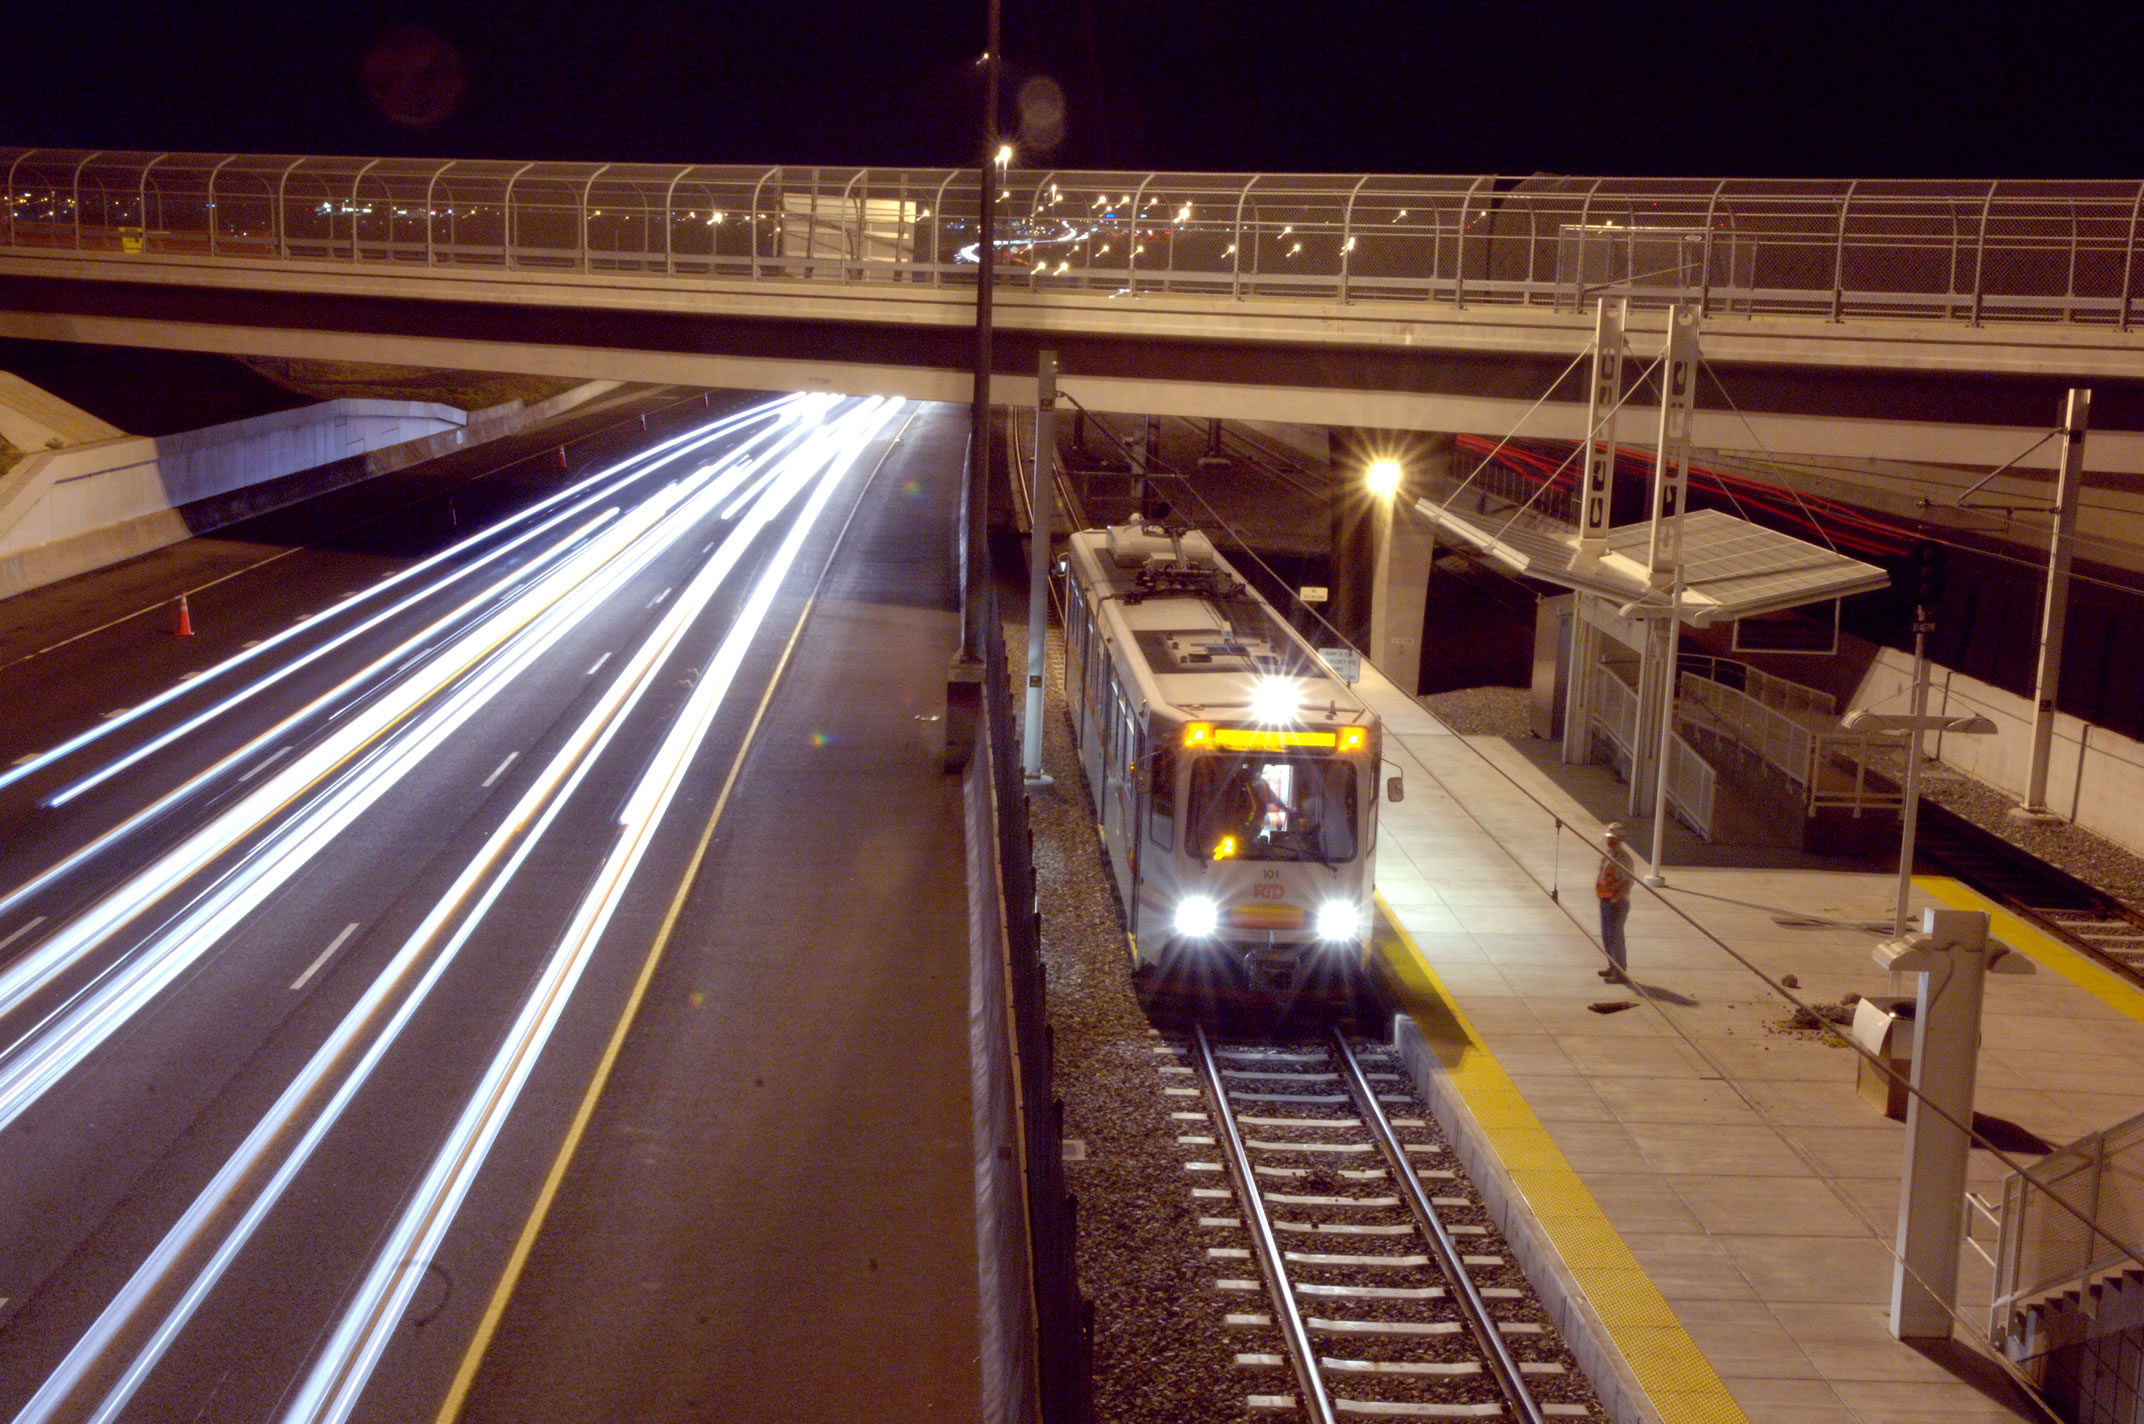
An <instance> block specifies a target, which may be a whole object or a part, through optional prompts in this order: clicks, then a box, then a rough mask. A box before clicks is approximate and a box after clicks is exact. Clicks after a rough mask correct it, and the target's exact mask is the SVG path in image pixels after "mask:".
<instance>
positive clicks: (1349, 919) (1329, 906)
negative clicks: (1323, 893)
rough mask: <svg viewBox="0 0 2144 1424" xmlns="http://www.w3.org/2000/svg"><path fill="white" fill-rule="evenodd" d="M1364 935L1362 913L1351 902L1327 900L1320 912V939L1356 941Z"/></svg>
mask: <svg viewBox="0 0 2144 1424" xmlns="http://www.w3.org/2000/svg"><path fill="white" fill-rule="evenodd" d="M1361 933H1362V911H1360V910H1358V909H1356V908H1355V905H1354V902H1353V901H1351V900H1327V901H1326V902H1325V904H1324V905H1323V906H1322V907H1320V908H1319V910H1318V938H1319V939H1325V940H1345V939H1355V938H1357V937H1359V936H1360V935H1361Z"/></svg>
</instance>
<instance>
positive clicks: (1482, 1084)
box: [1371, 895, 1747, 1424]
mask: <svg viewBox="0 0 2144 1424" xmlns="http://www.w3.org/2000/svg"><path fill="white" fill-rule="evenodd" d="M1377 911H1378V920H1379V932H1378V933H1377V934H1376V935H1375V937H1374V938H1375V943H1374V945H1373V946H1372V951H1371V952H1372V954H1373V956H1375V957H1376V959H1377V960H1378V961H1379V962H1381V963H1382V964H1383V966H1384V968H1385V970H1386V972H1387V973H1388V974H1389V976H1390V978H1391V980H1392V982H1393V984H1394V986H1395V988H1396V990H1397V993H1398V996H1399V1000H1400V1004H1401V1007H1402V1008H1403V1009H1405V1010H1406V1012H1407V1013H1408V1015H1409V1016H1410V1017H1412V1018H1413V1019H1414V1022H1415V1026H1416V1027H1417V1028H1419V1029H1420V1030H1421V1031H1422V1037H1423V1040H1424V1041H1425V1042H1426V1043H1427V1044H1428V1045H1429V1048H1430V1051H1431V1052H1432V1053H1433V1054H1435V1056H1436V1058H1437V1061H1438V1063H1439V1064H1440V1065H1441V1067H1442V1068H1443V1070H1444V1072H1445V1073H1446V1074H1447V1075H1448V1076H1449V1077H1450V1079H1451V1081H1452V1084H1453V1086H1454V1088H1456V1089H1457V1090H1458V1093H1459V1096H1460V1098H1461V1100H1462V1101H1463V1102H1465V1104H1466V1105H1467V1108H1468V1110H1469V1111H1470V1112H1471V1113H1472V1114H1473V1116H1474V1120H1475V1122H1476V1123H1477V1124H1478V1125H1479V1126H1480V1128H1481V1132H1482V1136H1483V1138H1484V1139H1485V1140H1486V1141H1487V1143H1488V1145H1489V1148H1490V1151H1491V1152H1492V1153H1493V1154H1494V1155H1495V1157H1496V1159H1497V1160H1498V1161H1499V1162H1501V1163H1502V1164H1503V1166H1504V1170H1505V1171H1506V1172H1507V1173H1508V1174H1509V1175H1510V1177H1511V1180H1512V1183H1513V1184H1514V1185H1515V1186H1516V1187H1517V1188H1518V1191H1519V1195H1520V1196H1521V1197H1522V1198H1523V1199H1524V1202H1525V1205H1526V1208H1527V1210H1528V1212H1529V1213H1530V1214H1531V1215H1532V1216H1533V1218H1534V1220H1535V1221H1537V1222H1538V1223H1540V1226H1541V1231H1542V1234H1543V1235H1544V1236H1546V1237H1547V1238H1548V1240H1549V1242H1550V1243H1551V1244H1552V1245H1553V1246H1554V1248H1555V1250H1556V1253H1557V1254H1558V1255H1559V1256H1561V1257H1562V1258H1563V1263H1564V1266H1565V1268H1566V1269H1567V1270H1568V1271H1569V1273H1570V1275H1571V1276H1572V1277H1573V1278H1574V1279H1575V1280H1576V1281H1577V1283H1578V1286H1579V1289H1581V1290H1582V1291H1584V1292H1585V1296H1586V1299H1587V1301H1588V1302H1589V1303H1590V1304H1591V1305H1592V1307H1593V1309H1594V1311H1595V1313H1597V1314H1598V1315H1599V1316H1600V1319H1601V1323H1602V1324H1603V1325H1604V1326H1605V1327H1606V1328H1607V1332H1608V1337H1609V1339H1610V1340H1611V1341H1612V1342H1613V1343H1614V1345H1615V1348H1616V1349H1617V1350H1618V1351H1620V1352H1621V1353H1622V1356H1623V1358H1624V1360H1625V1361H1626V1362H1627V1363H1628V1364H1629V1366H1630V1370H1631V1373H1632V1374H1633V1375H1634V1376H1635V1377H1636V1378H1637V1381H1638V1386H1639V1388H1640V1389H1642V1390H1644V1392H1645V1396H1646V1398H1647V1399H1648V1400H1650V1401H1651V1402H1652V1405H1653V1407H1654V1408H1655V1409H1657V1410H1659V1411H1660V1416H1661V1418H1662V1419H1663V1420H1665V1421H1667V1424H1734V1421H1738V1420H1739V1421H1742V1422H1743V1424H1747V1416H1746V1415H1745V1414H1743V1412H1742V1409H1741V1407H1740V1406H1739V1405H1737V1404H1736V1403H1735V1400H1734V1396H1733V1395H1731V1394H1729V1393H1728V1391H1727V1386H1726V1384H1725V1383H1723V1382H1722V1381H1721V1379H1720V1376H1719V1373H1718V1372H1717V1371H1716V1370H1714V1369H1713V1367H1712V1365H1711V1362H1710V1361H1708V1360H1706V1358H1705V1356H1704V1352H1703V1351H1701V1350H1699V1349H1698V1347H1697V1342H1696V1341H1694V1340H1692V1339H1691V1338H1690V1334H1689V1332H1688V1331H1687V1330H1685V1329H1683V1327H1682V1323H1681V1322H1680V1321H1678V1320H1677V1319H1676V1318H1675V1312H1674V1311H1673V1310H1672V1309H1671V1308H1670V1307H1669V1306H1668V1303H1667V1299H1666V1297H1664V1296H1662V1295H1661V1293H1660V1288H1659V1287H1658V1286H1656V1285H1654V1284H1653V1280H1652V1277H1651V1276H1649V1275H1647V1274H1646V1272H1645V1268H1644V1267H1643V1266H1641V1265H1639V1264H1638V1259H1637V1257H1636V1256H1634V1255H1632V1254H1631V1251H1630V1248H1629V1246H1627V1245H1625V1244H1624V1242H1623V1238H1622V1237H1621V1236H1620V1235H1619V1234H1618V1233H1617V1232H1616V1229H1615V1227H1614V1226H1613V1225H1612V1224H1611V1223H1610V1222H1609V1220H1608V1217H1607V1215H1606V1214H1605V1213H1604V1212H1602V1211H1601V1209H1600V1204H1599V1203H1597V1202H1596V1201H1594V1200H1593V1194H1592V1193H1591V1192H1589V1191H1587V1190H1586V1186H1585V1183H1584V1182H1583V1181H1582V1180H1581V1179H1580V1178H1579V1175H1578V1173H1577V1172H1576V1171H1575V1170H1574V1169H1573V1168H1572V1166H1571V1164H1570V1162H1569V1161H1568V1160H1566V1159H1565V1157H1564V1155H1563V1152H1562V1150H1561V1149H1559V1148H1558V1147H1557V1146H1556V1142H1555V1139H1554V1138H1552V1137H1551V1136H1550V1135H1549V1132H1548V1129H1547V1128H1546V1127H1544V1126H1543V1125H1542V1123H1541V1119H1540V1118H1539V1117H1537V1116H1535V1115H1534V1110H1533V1109H1532V1108H1531V1107H1529V1106H1528V1105H1527V1102H1526V1099H1525V1098H1524V1097H1523V1096H1522V1095H1521V1094H1520V1092H1519V1090H1518V1088H1517V1086H1516V1085H1514V1084H1513V1083H1512V1081H1511V1078H1510V1076H1509V1075H1508V1074H1507V1073H1505V1072H1504V1069H1503V1065H1501V1064H1500V1063H1498V1062H1497V1061H1496V1058H1495V1056H1494V1055H1493V1054H1491V1053H1490V1052H1489V1050H1488V1048H1487V1046H1486V1045H1485V1044H1483V1042H1482V1039H1481V1035H1480V1034H1478V1033H1476V1032H1475V1030H1474V1026H1473V1025H1472V1024H1470V1023H1469V1022H1467V1017H1466V1015H1465V1014H1464V1013H1463V1012H1461V1010H1460V1008H1459V1005H1458V1003H1457V1002H1456V1001H1455V1000H1454V999H1453V998H1452V995H1451V993H1450V992H1449V991H1448V990H1447V989H1446V988H1445V987H1444V984H1443V982H1442V981H1441V980H1439V979H1438V978H1437V971H1436V970H1434V969H1432V968H1430V965H1429V960H1428V959H1427V958H1426V957H1425V956H1424V955H1423V953H1422V950H1421V947H1420V946H1418V945H1417V944H1416V943H1415V942H1414V939H1413V937H1412V936H1410V935H1409V934H1408V933H1407V930H1406V928H1405V927H1404V926H1402V925H1401V924H1400V922H1399V920H1398V918H1397V917H1396V916H1394V915H1393V913H1392V908H1391V906H1389V905H1387V904H1386V903H1385V897H1384V896H1382V895H1379V896H1378V897H1377Z"/></svg>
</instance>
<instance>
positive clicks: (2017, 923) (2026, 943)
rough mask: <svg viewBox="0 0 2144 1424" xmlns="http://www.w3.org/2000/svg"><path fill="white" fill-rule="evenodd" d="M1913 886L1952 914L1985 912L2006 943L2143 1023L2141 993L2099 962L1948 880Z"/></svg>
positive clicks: (1921, 879) (1927, 879)
mask: <svg viewBox="0 0 2144 1424" xmlns="http://www.w3.org/2000/svg"><path fill="white" fill-rule="evenodd" d="M1913 883H1914V884H1915V885H1916V886H1918V887H1919V888H1920V891H1921V893H1922V894H1924V895H1927V896H1929V897H1930V898H1932V899H1936V900H1940V901H1942V902H1943V903H1944V904H1946V905H1948V906H1950V907H1951V908H1952V909H1954V910H1985V911H1987V914H1988V924H1989V929H1990V931H1991V932H1992V933H1993V934H1994V936H1995V937H1996V938H1997V939H1999V940H2001V941H2002V942H2003V943H2004V944H2007V945H2009V946H2010V947H2011V948H2012V949H2014V950H2016V951H2017V952H2018V953H2019V954H2022V955H2024V956H2025V957H2026V958H2027V959H2030V960H2031V961H2032V962H2033V963H2035V964H2037V965H2039V966H2040V967H2041V968H2043V969H2045V970H2047V971H2049V972H2050V973H2053V974H2059V975H2061V976H2062V977H2063V978H2065V979H2067V980H2069V981H2070V982H2071V983H2072V984H2075V985H2076V986H2077V987H2078V988H2080V989H2082V990H2084V991H2085V992H2086V993H2087V994H2090V995H2091V996H2092V997H2093V998H2095V999H2097V1000H2099V1001H2100V1002H2101V1003H2103V1004H2105V1005H2106V1006H2107V1007H2108V1008H2110V1009H2113V1010H2114V1011H2115V1012H2116V1013H2118V1014H2123V1015H2125V1016H2127V1017H2129V1018H2132V1019H2135V1020H2136V1021H2137V1022H2139V1023H2144V989H2139V988H2137V986H2136V985H2134V984H2132V983H2130V982H2129V981H2128V980H2127V979H2124V978H2123V977H2122V976H2121V975H2119V974H2116V973H2115V972H2114V971H2113V970H2111V969H2109V968H2107V967H2106V966H2105V965H2104V964H2101V963H2100V962H2099V961H2098V960H2096V959H2092V958H2090V957H2088V956H2086V955H2083V954H2079V953H2078V952H2077V951H2076V950H2074V949H2071V948H2070V947H2069V946H2068V945H2066V944H2064V943H2063V942H2062V941H2060V940H2058V939H2055V938H2054V937H2053V936H2051V935H2049V934H2047V933H2046V932H2045V931H2043V930H2039V929H2035V928H2034V927H2033V926H2032V925H2030V924H2027V923H2026V922H2025V921H2023V920H2021V919H2019V918H2018V917H2017V916H2016V915H2013V914H2011V913H2010V912H2009V911H2008V910H2005V909H2004V908H2002V906H2000V905H1998V904H1996V903H1995V902H1994V901H1993V900H1990V899H1988V898H1987V897H1986V896H1984V895H1982V894H1980V893H1979V892H1978V891H1976V890H1973V889H1970V888H1968V887H1967V886H1964V885H1961V884H1960V883H1958V882H1957V881H1955V880H1953V879H1951V878H1950V877H1949V876H1947V875H1916V876H1914V877H1913Z"/></svg>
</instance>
